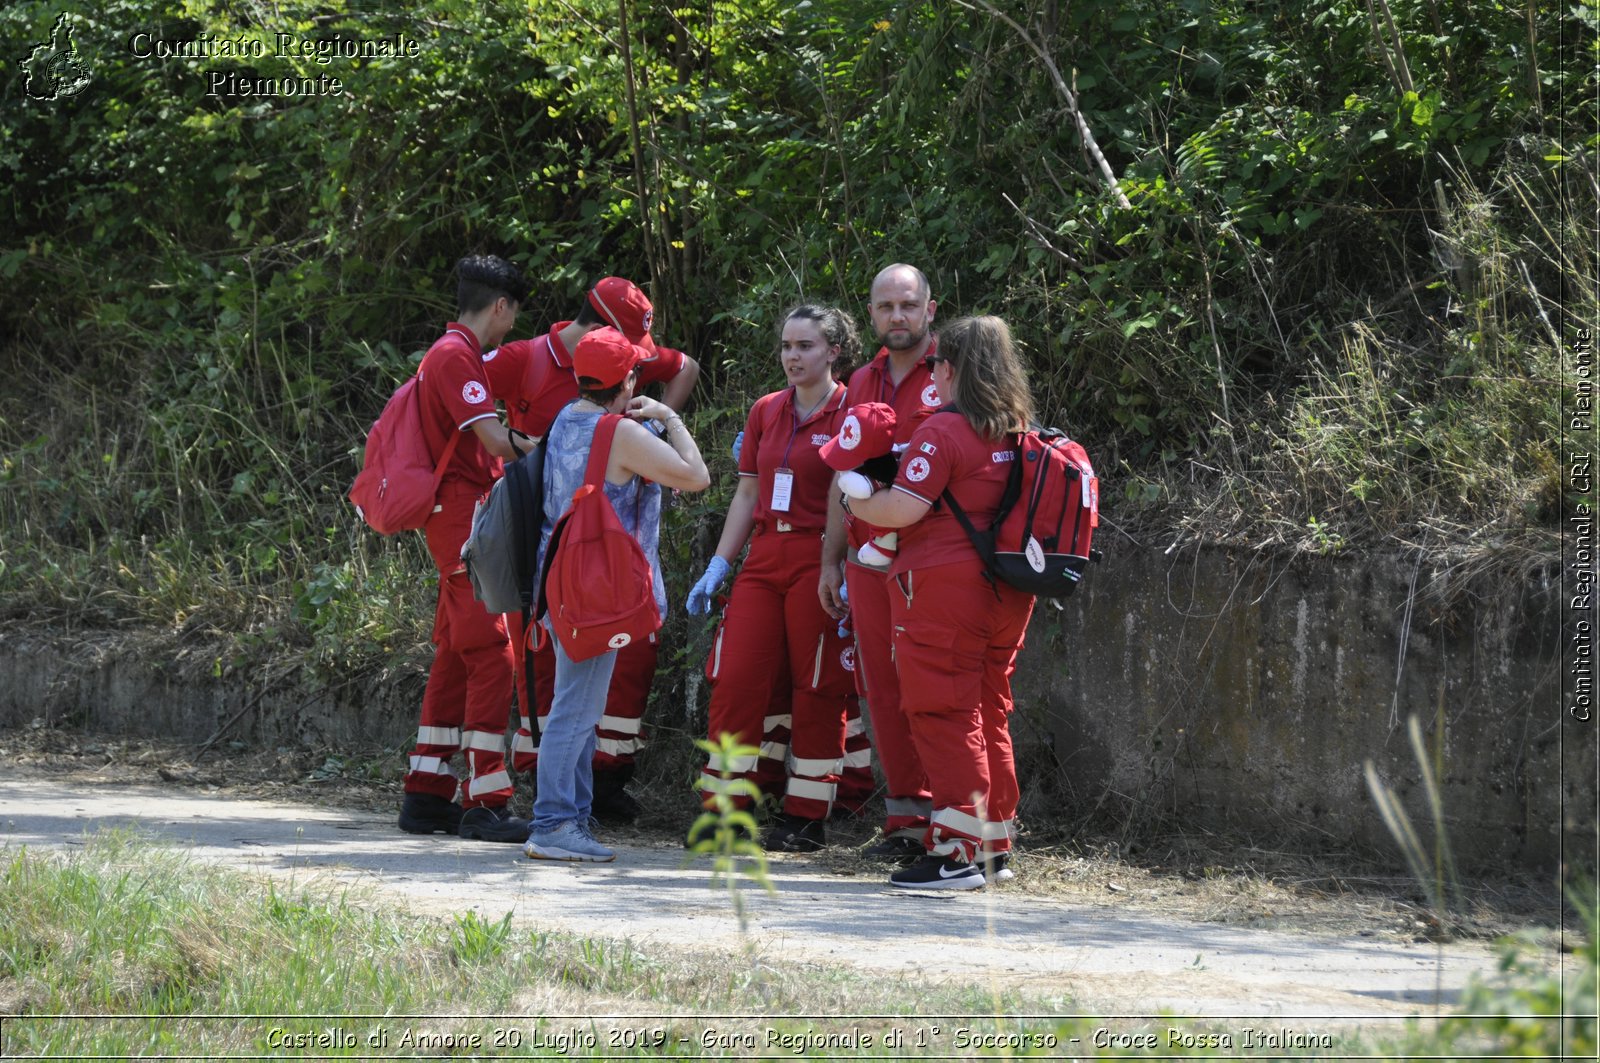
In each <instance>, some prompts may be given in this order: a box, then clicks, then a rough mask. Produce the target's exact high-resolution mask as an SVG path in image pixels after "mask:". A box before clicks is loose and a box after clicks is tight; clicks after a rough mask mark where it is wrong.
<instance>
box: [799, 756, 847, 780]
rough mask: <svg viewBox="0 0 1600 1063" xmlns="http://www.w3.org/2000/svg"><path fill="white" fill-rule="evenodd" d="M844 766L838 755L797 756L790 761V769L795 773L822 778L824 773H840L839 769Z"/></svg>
mask: <svg viewBox="0 0 1600 1063" xmlns="http://www.w3.org/2000/svg"><path fill="white" fill-rule="evenodd" d="M843 766H844V765H843V763H842V762H841V760H840V759H839V758H838V757H831V758H813V757H795V758H794V760H793V761H792V762H790V765H789V770H790V771H791V772H792V773H794V774H795V775H809V776H811V777H812V778H820V777H821V776H823V775H837V774H839V771H840V769H841V768H842V767H843Z"/></svg>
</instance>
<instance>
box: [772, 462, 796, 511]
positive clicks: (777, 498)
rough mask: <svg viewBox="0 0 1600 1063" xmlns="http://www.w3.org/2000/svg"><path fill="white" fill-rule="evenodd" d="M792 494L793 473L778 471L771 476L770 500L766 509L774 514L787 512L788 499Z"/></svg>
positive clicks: (784, 470)
mask: <svg viewBox="0 0 1600 1063" xmlns="http://www.w3.org/2000/svg"><path fill="white" fill-rule="evenodd" d="M793 494H794V473H793V472H792V471H790V470H789V469H778V470H776V471H775V472H773V474H772V500H771V501H770V502H768V503H767V508H768V509H769V510H771V511H772V512H774V513H787V512H789V499H790V497H791V496H792V495H793Z"/></svg>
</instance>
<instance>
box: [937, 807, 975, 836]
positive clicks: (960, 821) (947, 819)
mask: <svg viewBox="0 0 1600 1063" xmlns="http://www.w3.org/2000/svg"><path fill="white" fill-rule="evenodd" d="M933 825H934V826H935V827H948V828H950V829H951V830H953V831H960V832H961V833H962V834H963V835H966V836H968V837H972V838H981V837H983V836H984V834H983V829H984V826H985V824H984V822H983V820H981V819H979V818H978V817H977V816H973V815H968V814H967V813H965V812H960V811H957V810H956V809H953V808H941V809H939V811H937V812H935V813H934V814H933Z"/></svg>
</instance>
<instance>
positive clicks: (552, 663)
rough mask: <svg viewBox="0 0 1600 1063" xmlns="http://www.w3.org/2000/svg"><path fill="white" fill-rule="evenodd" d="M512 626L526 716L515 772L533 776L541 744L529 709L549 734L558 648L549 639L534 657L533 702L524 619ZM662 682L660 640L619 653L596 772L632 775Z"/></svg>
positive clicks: (598, 739) (516, 745) (514, 618)
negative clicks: (653, 688)
mask: <svg viewBox="0 0 1600 1063" xmlns="http://www.w3.org/2000/svg"><path fill="white" fill-rule="evenodd" d="M506 623H507V624H508V625H509V627H510V629H511V637H512V642H513V644H514V645H516V646H517V647H518V650H517V653H516V660H515V662H514V665H515V669H516V676H517V706H518V708H519V709H520V711H521V713H522V720H521V726H519V727H518V728H517V734H516V737H515V738H513V739H512V746H511V750H512V755H511V763H512V767H514V768H516V769H517V770H518V771H521V772H527V773H529V774H530V775H531V774H532V773H533V772H536V771H538V768H539V743H537V742H535V741H534V740H533V722H534V721H533V720H532V719H530V718H529V714H528V706H529V705H530V704H531V705H533V706H534V715H535V716H537V718H538V721H539V730H540V731H541V732H543V730H544V721H545V720H546V719H548V718H549V716H550V702H551V699H552V698H553V697H554V695H555V683H556V655H555V648H554V646H553V645H552V644H551V642H550V641H549V640H548V639H547V640H545V643H544V645H543V647H542V648H540V649H539V650H537V651H535V652H534V653H533V654H532V657H533V673H534V674H533V691H532V701H530V700H529V691H528V677H527V675H526V669H525V668H524V665H523V662H524V660H525V658H524V656H523V651H522V649H521V647H522V646H523V645H524V643H523V638H524V635H523V631H522V615H521V614H520V613H507V614H506ZM655 677H656V637H655V636H654V635H651V636H650V637H649V638H648V639H641V640H639V641H637V642H630V643H629V644H628V645H626V646H624V647H623V648H622V649H620V650H618V651H617V663H616V666H615V667H614V668H613V669H612V671H611V687H610V689H609V691H608V692H607V694H606V708H605V714H604V715H603V716H601V717H600V722H599V723H598V724H597V725H595V745H594V762H593V763H594V770H595V771H596V772H602V773H603V772H608V771H611V772H616V771H625V772H628V773H630V774H631V773H632V771H633V765H634V760H635V758H636V757H637V756H638V753H639V750H641V749H643V748H644V743H645V733H644V710H645V707H646V706H647V705H649V703H650V685H651V683H653V682H654V681H655Z"/></svg>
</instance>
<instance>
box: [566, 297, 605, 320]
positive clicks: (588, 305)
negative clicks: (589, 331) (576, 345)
mask: <svg viewBox="0 0 1600 1063" xmlns="http://www.w3.org/2000/svg"><path fill="white" fill-rule="evenodd" d="M572 322H573V324H575V325H609V324H611V322H609V321H607V320H606V319H605V318H603V317H601V316H600V311H598V310H596V309H595V308H594V303H593V302H591V301H590V300H589V293H588V292H585V293H584V294H583V305H582V306H580V307H578V316H577V317H575V318H573V319H572Z"/></svg>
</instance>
